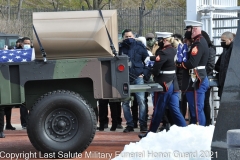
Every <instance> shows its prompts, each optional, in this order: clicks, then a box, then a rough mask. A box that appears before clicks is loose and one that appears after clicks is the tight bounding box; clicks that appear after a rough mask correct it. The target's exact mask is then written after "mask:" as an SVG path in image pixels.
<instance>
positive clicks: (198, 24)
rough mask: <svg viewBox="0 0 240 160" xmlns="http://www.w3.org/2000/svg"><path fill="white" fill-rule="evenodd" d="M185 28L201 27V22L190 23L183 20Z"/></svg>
mask: <svg viewBox="0 0 240 160" xmlns="http://www.w3.org/2000/svg"><path fill="white" fill-rule="evenodd" d="M184 22H185V25H186V28H187V27H190V26H192V27H201V26H202V22H199V21H192V20H184Z"/></svg>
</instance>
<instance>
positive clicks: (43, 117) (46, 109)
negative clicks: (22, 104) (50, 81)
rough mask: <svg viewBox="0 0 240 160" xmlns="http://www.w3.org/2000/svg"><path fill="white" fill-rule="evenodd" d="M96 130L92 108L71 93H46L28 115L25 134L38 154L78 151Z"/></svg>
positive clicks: (86, 143) (82, 148) (85, 144)
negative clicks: (39, 152)
mask: <svg viewBox="0 0 240 160" xmlns="http://www.w3.org/2000/svg"><path fill="white" fill-rule="evenodd" d="M95 132H96V116H95V113H94V111H93V109H92V107H91V106H89V104H87V103H86V101H85V100H84V99H83V98H82V97H80V96H79V95H78V94H76V93H74V92H70V91H63V90H61V91H54V92H49V93H47V94H45V95H44V96H42V97H41V98H39V99H38V101H37V102H36V103H35V104H34V106H33V108H32V109H31V111H30V114H29V122H28V125H27V133H28V137H29V139H30V141H31V143H32V145H33V146H34V147H35V148H36V149H37V150H38V151H41V153H56V155H58V152H61V153H76V152H77V153H81V152H83V151H84V150H85V149H86V148H87V147H88V146H89V144H90V143H91V142H92V140H93V138H94V135H95ZM69 158H72V157H69Z"/></svg>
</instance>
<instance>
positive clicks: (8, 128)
mask: <svg viewBox="0 0 240 160" xmlns="http://www.w3.org/2000/svg"><path fill="white" fill-rule="evenodd" d="M5 130H16V128H15V127H13V126H12V125H10V126H6V127H5Z"/></svg>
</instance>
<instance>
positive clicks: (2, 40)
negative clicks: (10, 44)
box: [0, 38, 6, 49]
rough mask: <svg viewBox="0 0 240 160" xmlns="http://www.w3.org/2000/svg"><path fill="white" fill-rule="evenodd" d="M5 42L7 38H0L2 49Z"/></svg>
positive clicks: (0, 47)
mask: <svg viewBox="0 0 240 160" xmlns="http://www.w3.org/2000/svg"><path fill="white" fill-rule="evenodd" d="M5 44H6V41H5V39H1V38H0V49H3V48H4V45H5Z"/></svg>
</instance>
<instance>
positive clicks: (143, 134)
mask: <svg viewBox="0 0 240 160" xmlns="http://www.w3.org/2000/svg"><path fill="white" fill-rule="evenodd" d="M147 134H148V133H141V134H139V135H138V137H139V138H140V139H142V138H144V137H146V136H147Z"/></svg>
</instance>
